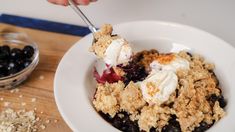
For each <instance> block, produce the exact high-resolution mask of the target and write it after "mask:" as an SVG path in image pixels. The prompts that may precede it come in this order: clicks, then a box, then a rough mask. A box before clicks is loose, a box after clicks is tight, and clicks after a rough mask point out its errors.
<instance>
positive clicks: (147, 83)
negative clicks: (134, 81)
mask: <svg viewBox="0 0 235 132" xmlns="http://www.w3.org/2000/svg"><path fill="white" fill-rule="evenodd" d="M177 83H178V77H177V76H176V74H175V73H174V72H173V71H155V70H153V71H152V72H151V74H150V75H149V76H148V77H147V78H146V79H145V80H144V81H142V82H140V88H141V91H142V94H143V97H144V99H145V101H147V102H148V103H150V104H159V105H160V104H162V103H163V102H165V101H167V100H168V98H169V97H170V95H171V93H173V92H174V91H175V89H176V87H177Z"/></svg>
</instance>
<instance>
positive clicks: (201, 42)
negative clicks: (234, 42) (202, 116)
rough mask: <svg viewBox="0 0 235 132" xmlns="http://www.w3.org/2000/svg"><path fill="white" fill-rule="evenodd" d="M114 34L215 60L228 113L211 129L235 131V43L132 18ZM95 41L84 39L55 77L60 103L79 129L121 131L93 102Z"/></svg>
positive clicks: (85, 131)
mask: <svg viewBox="0 0 235 132" xmlns="http://www.w3.org/2000/svg"><path fill="white" fill-rule="evenodd" d="M114 33H117V34H120V35H121V36H122V37H124V38H126V39H127V40H128V41H129V42H131V43H132V44H133V47H134V49H135V51H138V50H144V49H152V48H155V49H157V50H159V51H160V52H170V51H173V52H177V51H179V50H190V51H191V52H196V53H199V54H201V55H203V56H204V57H205V58H206V60H208V61H210V62H213V63H214V64H215V65H216V69H215V73H216V75H217V76H218V78H219V80H220V84H221V87H222V90H223V93H224V95H225V98H226V99H227V100H228V104H227V106H226V112H227V115H226V116H225V117H224V118H222V119H221V120H220V121H219V122H218V123H216V124H215V125H214V126H213V127H212V128H210V129H209V131H210V132H212V131H213V132H214V131H216V132H220V131H226V132H234V131H235V125H234V120H235V96H234V95H233V94H235V88H234V87H235V70H234V69H235V49H234V48H233V47H232V46H230V45H229V44H227V43H226V42H225V41H223V40H221V39H220V38H217V37H215V36H213V35H211V34H209V33H207V32H205V31H202V30H199V29H196V28H193V27H189V26H186V25H181V24H176V23H170V22H158V21H137V22H128V23H123V24H119V25H115V26H114ZM91 43H92V35H88V36H86V37H84V38H83V39H81V40H80V41H79V42H77V43H76V44H75V45H74V46H73V47H72V48H71V49H70V50H69V51H68V52H67V53H66V54H65V56H64V57H63V59H62V60H61V62H60V64H59V66H58V68H57V71H56V75H55V80H54V92H55V99H56V104H57V106H58V109H59V111H60V113H61V115H62V117H63V118H64V120H65V121H66V123H67V124H68V125H69V126H70V127H71V129H72V130H73V131H79V132H111V131H112V132H113V131H118V130H117V129H115V128H114V127H112V126H111V125H110V124H109V123H107V122H106V121H105V120H103V119H102V117H100V116H99V115H98V114H97V112H96V111H95V109H94V108H93V106H92V103H91V101H92V97H93V94H94V91H95V84H94V81H93V77H92V67H93V63H94V61H95V59H96V58H95V56H94V55H93V54H92V53H89V52H88V48H89V46H91Z"/></svg>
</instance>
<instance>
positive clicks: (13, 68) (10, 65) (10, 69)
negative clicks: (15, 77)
mask: <svg viewBox="0 0 235 132" xmlns="http://www.w3.org/2000/svg"><path fill="white" fill-rule="evenodd" d="M18 68H19V67H18V64H17V63H15V62H9V63H8V66H7V71H8V75H12V74H15V73H17V72H18V71H19V69H18Z"/></svg>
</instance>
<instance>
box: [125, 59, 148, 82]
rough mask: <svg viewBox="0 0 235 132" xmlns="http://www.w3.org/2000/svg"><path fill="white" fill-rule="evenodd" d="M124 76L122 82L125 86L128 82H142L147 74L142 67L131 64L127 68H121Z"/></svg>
mask: <svg viewBox="0 0 235 132" xmlns="http://www.w3.org/2000/svg"><path fill="white" fill-rule="evenodd" d="M122 69H123V71H124V72H125V73H126V74H125V79H124V82H125V84H126V85H127V84H128V83H129V82H130V81H133V82H137V81H142V80H144V79H145V78H146V77H147V75H148V73H147V72H146V71H145V68H144V66H141V65H139V64H137V63H134V62H131V63H129V64H128V65H127V66H123V67H122Z"/></svg>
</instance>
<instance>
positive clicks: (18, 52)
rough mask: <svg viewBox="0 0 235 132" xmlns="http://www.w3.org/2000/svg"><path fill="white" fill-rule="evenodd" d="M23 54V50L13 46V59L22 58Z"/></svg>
mask: <svg viewBox="0 0 235 132" xmlns="http://www.w3.org/2000/svg"><path fill="white" fill-rule="evenodd" d="M22 57H23V54H22V50H21V49H18V48H13V49H12V50H11V59H14V60H17V59H22Z"/></svg>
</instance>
